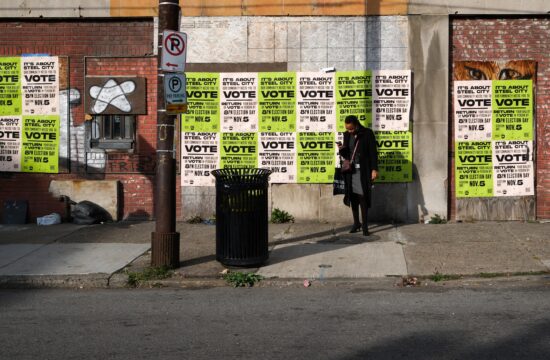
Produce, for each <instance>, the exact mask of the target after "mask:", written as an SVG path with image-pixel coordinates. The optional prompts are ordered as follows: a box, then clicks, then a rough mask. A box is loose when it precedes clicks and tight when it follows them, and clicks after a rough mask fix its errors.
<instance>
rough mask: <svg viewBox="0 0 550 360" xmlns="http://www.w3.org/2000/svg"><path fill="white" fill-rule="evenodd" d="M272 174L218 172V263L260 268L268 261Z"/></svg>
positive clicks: (247, 170)
mask: <svg viewBox="0 0 550 360" xmlns="http://www.w3.org/2000/svg"><path fill="white" fill-rule="evenodd" d="M270 174H271V170H268V169H256V168H233V169H218V170H214V171H212V175H214V176H215V177H216V260H218V261H219V262H221V263H222V264H224V265H228V266H243V267H246V266H255V265H260V264H262V263H263V262H265V261H266V260H267V257H268V246H267V243H268V238H267V236H268V234H267V230H268V229H267V226H268V225H267V224H268V218H267V215H268V214H267V191H268V180H269V175H270Z"/></svg>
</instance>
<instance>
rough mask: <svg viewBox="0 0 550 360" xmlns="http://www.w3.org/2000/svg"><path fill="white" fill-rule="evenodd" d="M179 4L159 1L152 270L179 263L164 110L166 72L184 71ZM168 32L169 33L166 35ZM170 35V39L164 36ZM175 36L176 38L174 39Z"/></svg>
mask: <svg viewBox="0 0 550 360" xmlns="http://www.w3.org/2000/svg"><path fill="white" fill-rule="evenodd" d="M180 16H181V15H180V6H179V0H159V42H158V43H159V47H162V51H161V52H160V53H161V54H162V55H159V56H158V67H159V72H158V76H159V81H157V84H158V85H157V173H156V179H155V185H156V186H155V218H156V223H155V232H153V233H152V234H151V266H153V267H161V266H166V267H169V268H176V267H178V266H179V262H180V234H179V233H178V232H176V156H175V155H176V152H175V150H174V133H175V120H176V117H175V116H173V115H169V114H168V113H167V111H166V109H165V101H164V96H165V91H164V82H163V81H160V78H161V77H163V76H165V74H164V73H163V71H183V69H184V67H185V66H184V65H185V48H186V47H187V46H186V41H187V39H186V38H185V39H184V38H183V37H180V35H179V34H181V33H177V32H176V30H177V29H178V27H179V17H180ZM165 30H168V31H165ZM166 33H168V34H167V35H165V34H166ZM171 34H176V35H171Z"/></svg>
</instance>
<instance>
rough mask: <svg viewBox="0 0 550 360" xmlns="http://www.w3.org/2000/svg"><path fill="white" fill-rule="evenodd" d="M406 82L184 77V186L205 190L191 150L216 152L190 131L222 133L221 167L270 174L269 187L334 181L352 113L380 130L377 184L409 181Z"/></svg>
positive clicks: (368, 74) (388, 77) (367, 73)
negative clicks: (186, 105)
mask: <svg viewBox="0 0 550 360" xmlns="http://www.w3.org/2000/svg"><path fill="white" fill-rule="evenodd" d="M411 79H412V76H411V71H410V70H404V71H396V70H376V71H373V70H357V71H343V72H336V73H332V72H328V73H327V72H266V73H261V72H259V73H255V72H254V73H252V72H251V73H240V72H239V73H187V98H188V103H189V112H188V113H187V114H184V115H182V127H181V128H182V132H183V134H182V139H183V140H182V148H181V158H180V160H181V162H182V165H181V167H182V169H185V170H186V173H185V174H184V175H185V176H182V185H184V186H202V185H201V184H204V179H201V178H200V177H199V174H203V175H204V172H203V170H204V168H203V166H204V164H201V163H200V162H198V160H197V159H196V158H195V156H196V154H195V150H196V149H198V150H200V151H202V148H201V146H210V148H212V146H213V145H212V144H211V143H204V142H198V143H195V142H190V140H191V138H190V137H189V136H187V135H186V134H188V133H193V134H195V133H212V134H218V135H219V137H218V139H219V150H218V153H217V155H218V157H219V159H220V162H219V166H220V168H226V167H266V168H270V169H271V170H272V171H273V174H272V176H271V177H270V181H271V182H272V183H302V184H304V183H310V184H315V183H321V184H326V183H332V181H333V176H334V168H335V166H336V165H337V164H338V163H339V160H340V159H339V156H338V155H337V149H336V146H335V141H336V140H337V139H338V140H340V141H342V132H344V131H345V127H344V119H345V118H346V116H348V115H356V116H358V118H359V120H360V121H361V122H362V123H363V125H366V126H368V127H371V128H374V127H376V126H375V124H374V118H375V116H374V115H373V114H378V115H377V118H378V120H379V121H378V125H379V128H380V129H379V131H378V132H377V134H376V137H377V139H378V146H379V159H380V164H379V165H380V166H379V167H380V172H381V174H380V177H379V182H385V183H390V182H410V181H412V177H413V171H412V133H411V132H410V131H409V130H408V129H409V118H410V104H411V91H410V90H411V84H412V82H411ZM375 98H376V99H375ZM375 100H376V101H375ZM255 109H257V112H256V111H255ZM255 125H257V126H256V127H255ZM192 136H195V135H192ZM201 141H202V140H201ZM210 148H209V149H210ZM190 154H192V156H190ZM214 155H216V154H213V153H210V154H209V155H208V156H209V157H208V159H213V158H214ZM203 160H206V158H203ZM210 166H211V165H210Z"/></svg>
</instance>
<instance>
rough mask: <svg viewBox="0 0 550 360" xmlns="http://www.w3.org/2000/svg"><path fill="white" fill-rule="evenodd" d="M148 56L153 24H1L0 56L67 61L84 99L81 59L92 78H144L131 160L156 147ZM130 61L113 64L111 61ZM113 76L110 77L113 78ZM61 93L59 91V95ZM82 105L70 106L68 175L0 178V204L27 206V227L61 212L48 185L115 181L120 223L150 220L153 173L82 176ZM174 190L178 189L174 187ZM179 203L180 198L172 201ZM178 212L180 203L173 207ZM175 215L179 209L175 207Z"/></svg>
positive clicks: (153, 86)
mask: <svg viewBox="0 0 550 360" xmlns="http://www.w3.org/2000/svg"><path fill="white" fill-rule="evenodd" d="M152 52H153V21H152V20H128V21H125V20H101V21H86V20H82V19H77V20H64V21H56V20H51V21H41V20H32V21H31V20H29V21H0V56H20V55H22V54H26V53H45V54H50V55H52V56H68V57H69V64H70V88H71V89H77V90H78V91H80V94H81V95H82V98H84V78H85V69H84V66H85V57H111V58H107V59H97V58H88V60H87V62H88V64H90V66H89V69H88V70H89V71H90V70H91V71H93V72H95V74H96V75H102V74H104V75H132V76H134V75H137V76H146V77H147V83H148V84H147V86H148V90H149V93H148V99H147V104H148V105H147V106H148V114H147V115H144V116H139V117H138V124H137V126H136V130H137V149H136V154H145V155H147V157H149V156H150V155H152V156H153V158H154V145H155V143H156V125H155V121H156V120H155V116H156V101H155V99H156V74H155V73H154V72H155V68H156V66H155V60H154V58H150V57H144V56H145V55H150V54H152ZM115 56H116V57H134V58H114V57H115ZM113 72H114V73H113ZM62 90H63V89H62ZM83 108H84V106H83V101H81V102H80V104H75V105H72V106H71V113H72V116H71V120H72V122H71V134H70V139H71V144H70V145H71V147H70V148H71V154H70V157H71V159H73V162H72V165H71V173H69V174H28V173H0V182H1V186H0V204H2V203H3V202H4V200H8V199H10V200H15V199H17V200H27V201H28V203H29V217H30V220H31V221H34V219H35V218H36V217H37V216H42V215H45V214H49V213H51V212H54V211H55V212H61V211H62V209H63V208H62V204H61V203H60V202H59V201H58V200H57V199H55V198H53V197H52V196H51V195H50V194H49V193H48V187H49V183H50V181H51V180H54V179H59V180H70V179H106V180H113V179H117V180H120V181H121V183H122V185H123V191H124V199H123V203H124V217H125V218H126V217H133V216H135V217H141V218H143V217H147V218H150V217H152V215H153V213H154V211H153V197H152V193H153V186H154V184H153V181H154V176H153V174H154V172H153V173H151V172H150V173H147V174H140V173H139V171H138V172H136V173H131V174H97V173H96V174H93V175H92V174H87V173H86V172H85V169H86V167H85V163H84V159H85V156H84V154H82V153H83V151H84V147H83V143H84V140H85V139H84V132H83V123H84V110H83ZM177 188H178V190H179V186H178V187H177ZM177 198H178V199H179V194H178V195H177ZM177 203H178V206H179V201H178V202H177ZM178 211H179V207H178Z"/></svg>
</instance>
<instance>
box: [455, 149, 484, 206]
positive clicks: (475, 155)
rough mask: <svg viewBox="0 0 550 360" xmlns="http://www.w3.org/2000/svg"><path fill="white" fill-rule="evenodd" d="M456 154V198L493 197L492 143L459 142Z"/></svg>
mask: <svg viewBox="0 0 550 360" xmlns="http://www.w3.org/2000/svg"><path fill="white" fill-rule="evenodd" d="M455 154H456V155H455V156H456V157H455V163H456V165H455V167H456V171H455V184H456V197H491V196H493V156H492V143H491V141H457V142H456V143H455Z"/></svg>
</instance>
